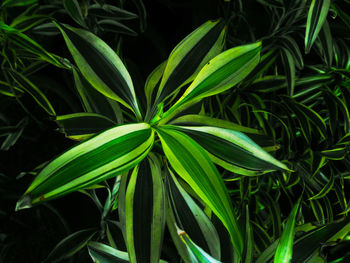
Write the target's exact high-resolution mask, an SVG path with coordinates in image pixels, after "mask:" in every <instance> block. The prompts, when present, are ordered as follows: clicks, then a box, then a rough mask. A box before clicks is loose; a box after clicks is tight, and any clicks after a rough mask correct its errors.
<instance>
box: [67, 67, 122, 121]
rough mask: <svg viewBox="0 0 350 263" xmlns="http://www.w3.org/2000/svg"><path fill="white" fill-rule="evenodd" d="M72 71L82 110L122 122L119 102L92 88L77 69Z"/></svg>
mask: <svg viewBox="0 0 350 263" xmlns="http://www.w3.org/2000/svg"><path fill="white" fill-rule="evenodd" d="M72 71H73V76H74V82H75V88H76V89H77V91H78V94H79V97H80V100H81V102H82V104H83V107H84V110H85V111H87V112H91V113H97V114H100V115H104V116H106V117H108V118H109V119H111V120H112V121H114V122H117V123H118V124H121V123H123V116H122V112H121V109H120V106H119V103H118V102H117V101H115V100H112V99H110V98H108V97H106V96H104V95H103V94H102V93H100V92H98V91H97V90H96V89H94V88H93V87H92V86H91V84H90V83H89V82H88V81H87V80H86V79H85V78H84V76H82V75H81V73H80V72H79V71H78V70H76V69H74V68H72Z"/></svg>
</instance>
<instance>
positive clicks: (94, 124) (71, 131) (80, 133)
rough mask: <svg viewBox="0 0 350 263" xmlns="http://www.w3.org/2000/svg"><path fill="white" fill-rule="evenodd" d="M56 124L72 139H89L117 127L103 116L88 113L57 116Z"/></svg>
mask: <svg viewBox="0 0 350 263" xmlns="http://www.w3.org/2000/svg"><path fill="white" fill-rule="evenodd" d="M56 122H57V124H58V125H59V126H60V128H61V129H60V131H61V132H63V133H65V135H66V136H67V137H69V138H71V139H79V138H88V137H91V136H93V135H94V134H95V133H99V132H102V131H104V130H106V129H109V128H112V127H113V126H115V125H116V124H115V123H114V122H113V121H111V120H110V119H109V118H107V117H105V116H103V115H99V114H96V113H87V112H82V113H73V114H67V115H61V116H57V117H56Z"/></svg>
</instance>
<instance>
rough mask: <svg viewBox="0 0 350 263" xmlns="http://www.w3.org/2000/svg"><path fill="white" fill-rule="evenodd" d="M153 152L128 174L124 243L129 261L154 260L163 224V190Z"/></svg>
mask: <svg viewBox="0 0 350 263" xmlns="http://www.w3.org/2000/svg"><path fill="white" fill-rule="evenodd" d="M163 188H164V187H163V181H162V176H161V167H160V163H159V161H158V160H157V158H156V157H155V155H150V157H149V158H147V159H145V160H144V161H142V162H141V163H140V164H139V165H138V166H136V167H135V168H134V170H133V172H132V173H131V176H130V179H129V182H128V185H127V188H126V194H125V206H123V207H125V219H126V222H125V227H126V232H125V233H126V244H127V248H128V253H129V257H130V262H132V263H133V262H138V263H141V262H150V263H152V262H158V261H159V258H160V252H161V248H162V240H163V231H164V226H165V203H164V189H163Z"/></svg>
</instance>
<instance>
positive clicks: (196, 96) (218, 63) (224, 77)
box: [160, 42, 261, 123]
mask: <svg viewBox="0 0 350 263" xmlns="http://www.w3.org/2000/svg"><path fill="white" fill-rule="evenodd" d="M260 49H261V42H257V43H254V44H248V45H244V46H238V47H235V48H231V49H229V50H226V51H225V52H223V53H221V54H219V55H217V56H216V57H215V58H213V59H212V60H210V61H209V62H208V63H207V64H206V65H205V66H204V67H203V68H202V69H201V71H200V72H199V73H198V75H197V77H196V78H195V79H194V81H193V82H192V84H191V85H190V86H189V87H188V88H187V90H186V91H185V93H184V94H183V96H182V97H181V98H180V99H179V100H178V101H177V102H176V103H175V104H174V106H173V107H171V108H170V109H169V110H168V111H167V112H166V113H164V115H163V118H164V120H162V121H161V122H160V123H164V122H166V121H167V120H168V119H170V118H171V117H172V116H173V115H175V114H176V113H178V112H179V111H181V110H183V109H184V108H186V107H188V106H189V105H191V104H193V103H195V102H198V101H200V100H201V99H203V98H205V97H209V96H212V95H215V94H218V93H221V92H223V91H225V90H227V89H229V88H231V87H233V86H235V85H236V84H237V83H239V82H240V81H242V80H243V79H244V78H245V77H246V76H247V75H248V74H249V73H250V72H251V71H252V70H253V69H254V68H255V66H256V65H257V64H258V63H259V59H260Z"/></svg>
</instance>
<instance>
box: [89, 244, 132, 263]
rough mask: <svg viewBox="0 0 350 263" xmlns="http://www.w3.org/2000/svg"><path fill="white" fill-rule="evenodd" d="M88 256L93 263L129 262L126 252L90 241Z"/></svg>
mask: <svg viewBox="0 0 350 263" xmlns="http://www.w3.org/2000/svg"><path fill="white" fill-rule="evenodd" d="M88 249H89V254H90V256H91V258H92V259H93V260H94V262H95V263H126V262H129V255H128V253H127V252H124V251H120V250H118V249H115V248H113V247H110V246H108V245H106V244H103V243H100V242H95V241H90V242H89V243H88Z"/></svg>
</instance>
